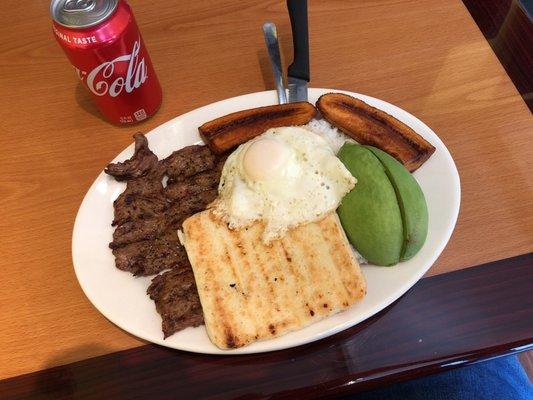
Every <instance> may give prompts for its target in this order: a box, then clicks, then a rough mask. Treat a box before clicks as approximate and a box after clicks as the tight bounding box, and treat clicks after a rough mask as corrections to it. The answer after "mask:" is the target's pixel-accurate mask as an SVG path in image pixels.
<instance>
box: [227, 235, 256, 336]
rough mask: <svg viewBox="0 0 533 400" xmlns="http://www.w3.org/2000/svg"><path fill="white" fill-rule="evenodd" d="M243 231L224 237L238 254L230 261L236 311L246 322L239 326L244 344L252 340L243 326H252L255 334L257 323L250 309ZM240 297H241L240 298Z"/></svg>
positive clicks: (248, 278)
mask: <svg viewBox="0 0 533 400" xmlns="http://www.w3.org/2000/svg"><path fill="white" fill-rule="evenodd" d="M242 232H243V231H242V230H239V229H234V230H231V234H230V235H225V237H226V238H227V239H228V242H231V244H232V247H233V249H234V250H235V251H236V252H238V255H237V257H235V258H233V257H232V261H233V263H234V265H235V267H236V268H235V267H233V271H234V274H235V275H236V280H237V287H236V288H235V289H236V290H237V291H238V293H237V295H238V298H239V305H238V308H237V309H236V311H237V312H238V313H240V314H241V315H244V316H245V318H246V320H247V321H246V322H248V324H244V325H241V328H242V329H241V331H240V337H241V340H242V342H243V343H244V344H246V343H249V342H251V341H252V340H253V339H252V337H251V336H250V333H249V332H248V331H247V330H246V329H245V326H249V325H252V326H253V331H254V332H253V333H252V335H253V334H255V332H256V328H255V326H256V325H257V321H256V319H255V317H254V316H253V315H252V310H253V307H250V305H251V303H252V299H253V297H254V293H253V290H252V289H251V284H252V282H253V279H250V269H251V266H250V263H249V261H248V251H247V250H245V249H244V248H243V246H244V245H243V237H242V236H241V233H242ZM241 295H242V297H241Z"/></svg>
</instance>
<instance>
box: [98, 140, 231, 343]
mask: <svg viewBox="0 0 533 400" xmlns="http://www.w3.org/2000/svg"><path fill="white" fill-rule="evenodd" d="M134 137H135V153H134V155H133V157H132V158H131V159H129V160H126V161H124V162H122V163H116V164H110V165H108V166H107V168H106V169H105V172H106V173H107V174H109V175H111V176H113V177H115V179H117V180H119V181H126V183H127V186H126V190H124V192H123V193H121V194H120V195H119V196H118V198H117V199H116V200H115V201H114V202H113V207H114V209H115V216H114V220H113V222H112V225H113V226H116V228H115V231H114V233H113V241H112V242H111V243H110V244H109V247H110V248H111V249H112V252H113V255H114V256H115V265H116V267H117V268H118V269H120V270H123V271H129V272H131V273H132V274H133V275H134V276H148V275H154V274H158V273H160V272H163V271H166V272H164V273H162V274H160V275H158V276H156V277H155V278H154V279H153V280H152V284H151V285H150V287H149V288H148V292H147V293H148V295H149V296H150V298H151V299H153V300H154V301H155V303H156V309H157V312H158V313H159V314H161V318H162V321H163V322H162V329H163V333H164V336H165V338H166V337H168V336H170V335H172V334H173V333H175V332H177V331H179V330H181V329H184V328H186V327H188V326H198V325H200V324H202V323H203V313H202V307H201V304H200V299H199V297H198V292H197V290H196V284H195V281H194V274H193V273H192V267H191V265H190V263H189V260H188V258H187V253H186V252H185V248H184V247H183V246H182V245H181V243H180V242H179V239H178V235H177V229H181V225H182V223H183V221H184V220H185V219H187V218H188V217H190V216H191V215H193V214H195V213H197V212H199V211H203V210H204V209H205V208H206V207H207V205H208V204H209V203H211V202H212V201H213V200H214V199H215V198H216V196H217V195H218V190H217V188H218V184H219V181H220V175H221V172H222V167H223V165H224V162H225V160H226V156H218V155H215V154H213V153H212V152H211V150H210V149H209V148H208V147H206V146H200V145H194V146H188V147H185V148H183V149H180V150H177V151H175V152H174V153H172V154H171V155H170V156H169V157H167V158H166V159H164V160H161V161H159V160H158V159H157V156H156V155H155V154H154V153H152V152H151V150H150V149H149V148H148V141H147V140H146V138H145V137H144V136H143V135H141V134H136V135H135V136H134ZM154 160H155V161H154ZM165 175H166V176H167V177H168V182H167V186H166V187H163V183H162V182H163V177H164V176H165Z"/></svg>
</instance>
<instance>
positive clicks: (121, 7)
mask: <svg viewBox="0 0 533 400" xmlns="http://www.w3.org/2000/svg"><path fill="white" fill-rule="evenodd" d="M50 12H51V14H52V18H53V20H54V21H53V30H54V34H55V37H56V39H57V41H58V42H59V44H60V45H61V47H62V48H63V50H64V51H65V53H66V55H67V57H68V59H69V60H70V62H71V64H72V65H73V66H74V68H76V72H77V74H78V77H79V78H80V79H81V81H82V82H83V84H84V86H85V87H86V88H87V89H88V90H89V92H90V94H91V96H92V98H93V100H94V102H95V103H96V105H97V106H98V109H99V110H100V112H101V113H102V114H103V115H104V116H105V118H106V119H107V120H109V121H110V122H112V123H115V124H134V123H136V122H140V121H143V120H145V119H146V118H148V117H150V116H152V115H153V114H155V112H156V111H157V110H158V108H159V106H160V105H161V98H162V93H161V85H160V84H159V80H158V79H157V76H156V74H155V71H154V67H153V66H152V61H151V60H150V56H149V55H148V51H147V50H146V46H145V45H144V42H143V40H142V37H141V34H140V32H139V28H138V27H137V23H136V22H135V18H134V17H133V13H132V11H131V8H130V6H129V5H128V4H127V3H126V2H125V1H123V0H52V3H51V5H50Z"/></svg>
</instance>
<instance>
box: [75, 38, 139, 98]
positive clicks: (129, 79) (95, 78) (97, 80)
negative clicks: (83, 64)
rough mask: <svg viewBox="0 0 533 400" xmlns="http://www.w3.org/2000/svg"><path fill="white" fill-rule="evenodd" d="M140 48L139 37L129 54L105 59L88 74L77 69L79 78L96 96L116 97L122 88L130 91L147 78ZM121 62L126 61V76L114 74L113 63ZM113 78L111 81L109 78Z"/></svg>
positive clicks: (127, 91)
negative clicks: (108, 59) (109, 59)
mask: <svg viewBox="0 0 533 400" xmlns="http://www.w3.org/2000/svg"><path fill="white" fill-rule="evenodd" d="M140 49H141V40H140V38H139V39H138V40H137V41H136V42H135V43H134V44H133V49H132V50H131V54H125V55H123V56H119V57H117V58H115V59H114V60H111V61H106V62H104V63H102V64H100V65H99V66H97V67H96V68H94V69H93V70H92V71H91V72H89V73H88V74H87V73H86V72H82V71H79V70H78V71H77V72H78V76H79V77H80V79H81V80H83V79H84V78H85V76H86V77H87V79H86V80H85V82H86V84H87V87H88V88H89V90H90V91H91V92H93V93H94V94H95V95H97V96H105V95H106V94H109V96H111V97H117V96H118V95H119V94H120V93H121V92H122V91H123V90H125V91H126V93H131V92H133V91H134V90H135V89H137V88H138V87H139V86H141V85H142V84H143V83H144V82H145V81H146V78H148V71H147V68H146V63H145V62H144V58H141V59H140V60H139V51H140ZM121 62H128V69H127V70H126V76H117V75H116V74H115V65H116V64H118V63H121ZM111 79H113V81H112V82H110V80H111Z"/></svg>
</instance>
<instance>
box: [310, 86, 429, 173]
mask: <svg viewBox="0 0 533 400" xmlns="http://www.w3.org/2000/svg"><path fill="white" fill-rule="evenodd" d="M316 106H317V108H318V110H319V111H320V112H321V113H322V116H323V117H324V118H325V119H326V120H327V121H328V122H329V123H331V124H332V125H334V126H336V127H337V128H339V129H340V130H341V131H343V132H344V133H346V134H347V135H349V136H350V137H352V138H354V139H355V140H356V141H357V142H359V143H361V144H368V145H371V146H375V147H377V148H379V149H381V150H383V151H385V152H387V153H389V154H390V155H391V156H393V157H394V158H396V159H397V160H398V161H400V162H401V163H402V164H403V165H404V166H405V167H406V168H407V169H408V170H409V171H410V172H413V171H415V170H416V169H418V168H419V167H420V166H421V165H422V164H423V163H424V162H426V160H427V159H428V158H429V157H430V156H431V155H432V154H433V152H434V151H435V147H433V146H432V145H431V143H429V142H428V141H427V140H425V139H424V138H423V137H422V136H420V135H419V134H418V133H416V132H415V131H414V130H412V129H411V128H409V127H408V126H407V125H405V124H404V123H403V122H401V121H398V120H397V119H396V118H394V117H393V116H392V115H389V114H387V113H386V112H384V111H381V110H379V109H377V108H374V107H372V106H370V105H368V104H366V103H365V102H364V101H362V100H359V99H356V98H355V97H352V96H348V95H346V94H343V93H327V94H325V95H322V96H320V98H319V99H318V101H317V103H316Z"/></svg>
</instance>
